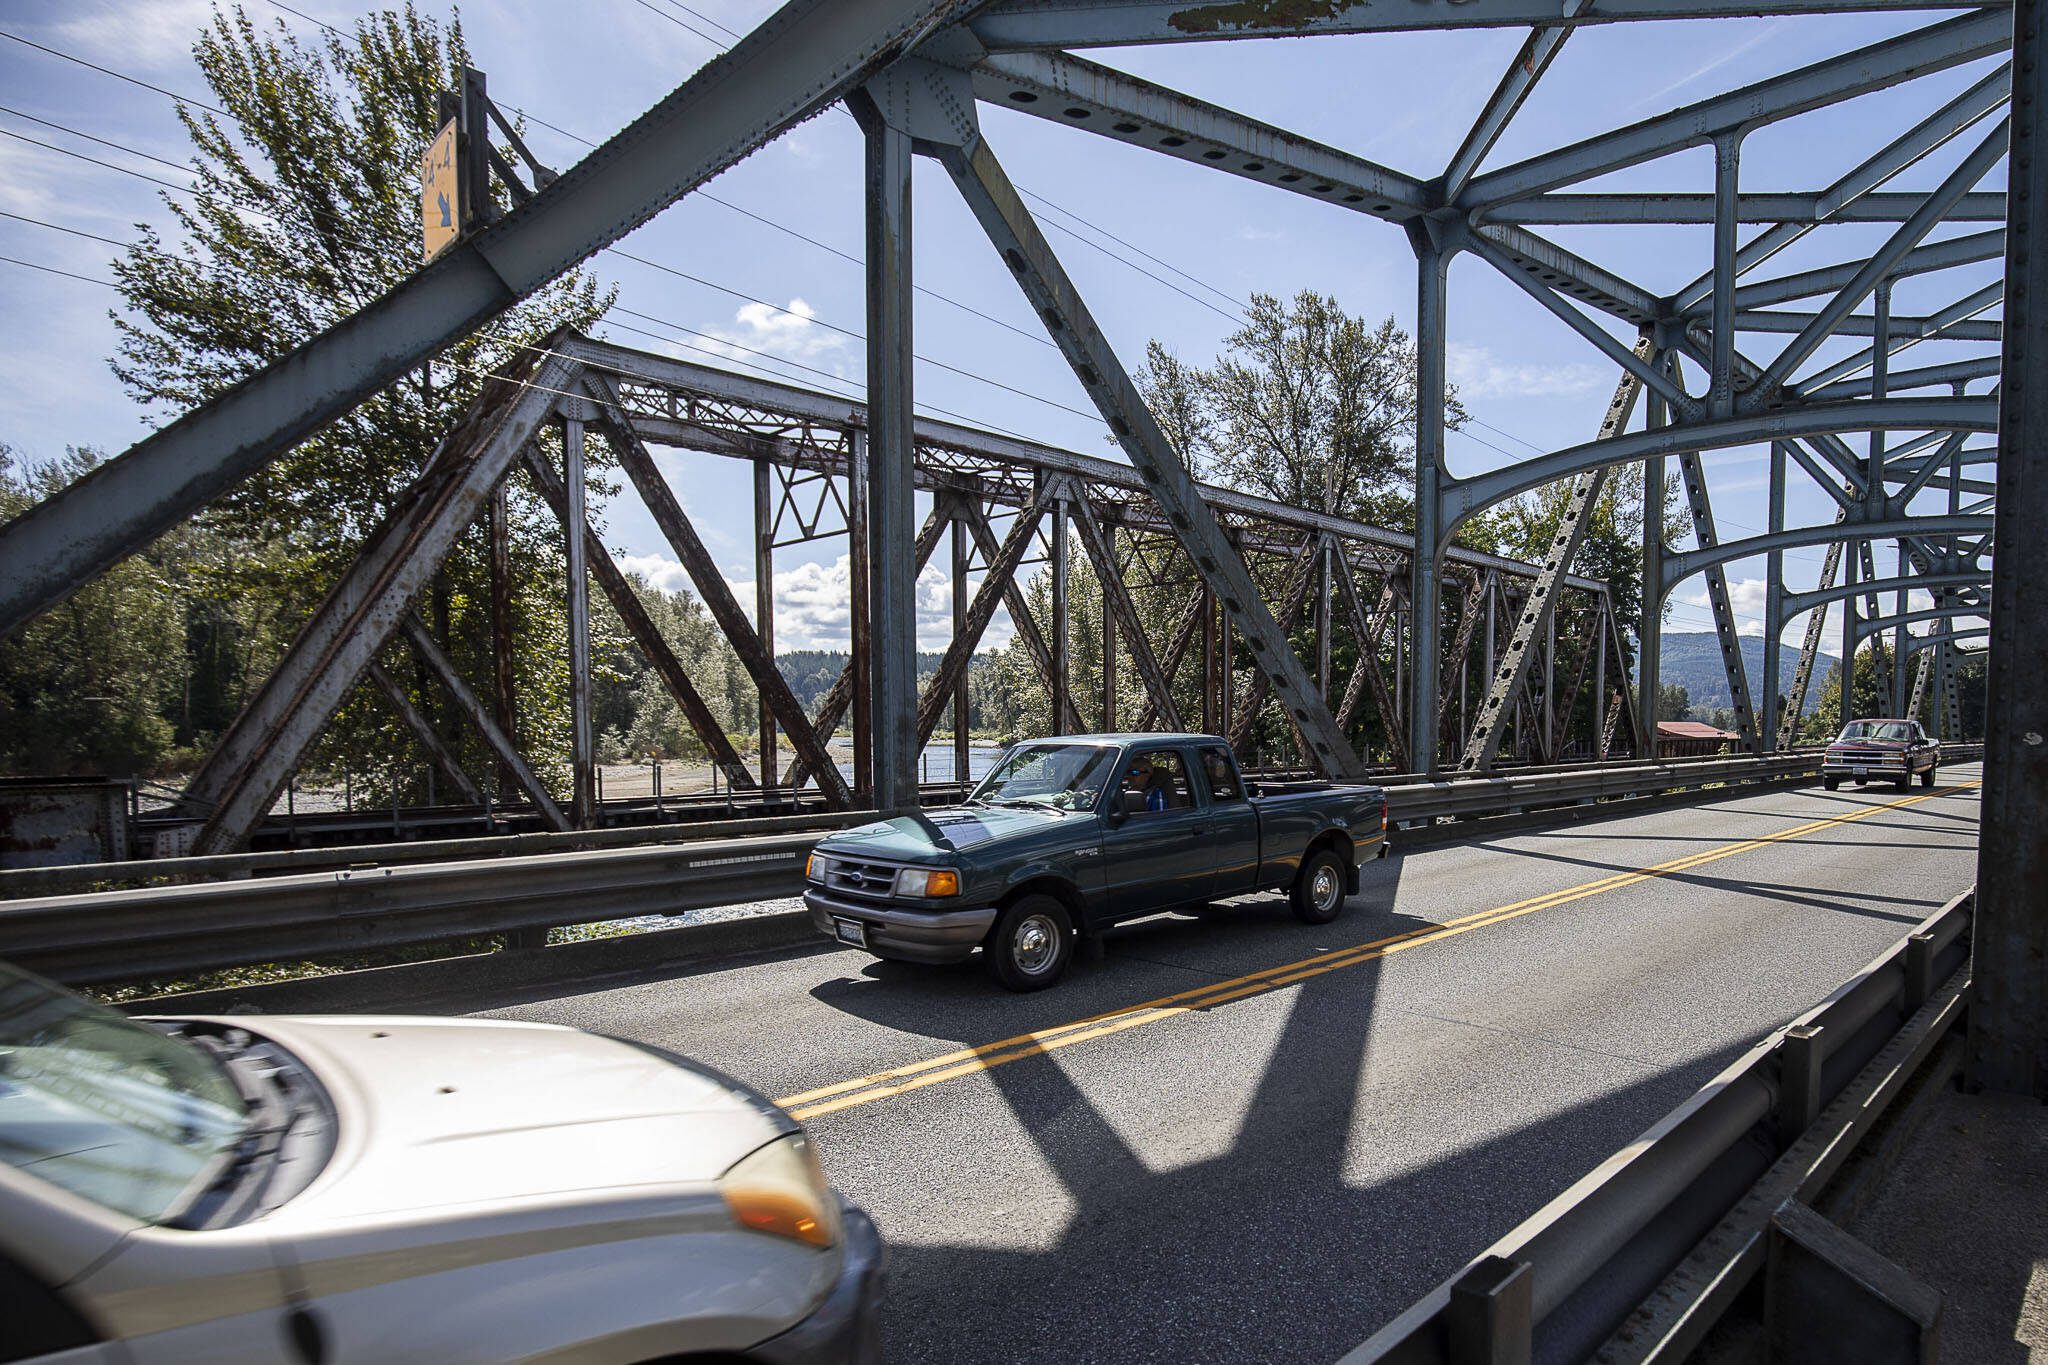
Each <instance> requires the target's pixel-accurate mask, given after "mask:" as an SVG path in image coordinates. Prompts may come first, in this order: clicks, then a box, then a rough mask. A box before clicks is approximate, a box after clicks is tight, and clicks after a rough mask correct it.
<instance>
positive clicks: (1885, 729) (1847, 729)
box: [1838, 720, 1913, 743]
mask: <svg viewBox="0 0 2048 1365" xmlns="http://www.w3.org/2000/svg"><path fill="white" fill-rule="evenodd" d="M1912 737H1913V734H1912V731H1910V730H1908V729H1907V728H1906V723H1905V722H1904V721H1898V720H1852V721H1850V722H1849V723H1848V724H1847V725H1844V726H1843V727H1842V735H1841V738H1842V739H1850V740H1854V739H1865V740H1868V739H1887V740H1891V741H1893V742H1895V743H1898V742H1903V741H1905V740H1909V739H1911V738H1912ZM1838 742H1839V741H1838Z"/></svg>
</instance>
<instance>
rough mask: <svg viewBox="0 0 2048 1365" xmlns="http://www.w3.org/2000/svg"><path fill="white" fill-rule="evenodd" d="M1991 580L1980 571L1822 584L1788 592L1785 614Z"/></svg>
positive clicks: (1971, 584)
mask: <svg viewBox="0 0 2048 1365" xmlns="http://www.w3.org/2000/svg"><path fill="white" fill-rule="evenodd" d="M1990 581H1991V571H1990V570H1989V569H1988V568H1986V569H1977V570H1974V571H1966V572H1959V573H1927V574H1904V575H1901V576H1896V577H1892V578H1879V579H1874V580H1872V581H1871V582H1868V583H1857V584H1853V585H1851V586H1848V587H1838V586H1836V585H1835V584H1834V583H1833V582H1831V581H1829V582H1823V583H1822V584H1821V585H1820V586H1819V587H1816V588H1814V589H1812V590H1811V591H1809V592H1788V593H1786V594H1785V596H1784V599H1783V602H1784V608H1783V609H1784V613H1785V615H1786V617H1787V618H1790V617H1793V616H1797V615H1798V614H1799V613H1800V612H1803V611H1810V610H1812V609H1813V608H1814V607H1817V606H1820V605H1821V604H1823V603H1826V602H1839V601H1841V600H1842V599H1843V598H1844V597H1853V596H1856V595H1858V594H1860V593H1864V592H1901V591H1910V590H1912V589H1915V588H1918V589H1922V590H1925V591H1927V592H1932V593H1940V592H1943V591H1945V590H1947V589H1950V588H1978V587H1983V586H1984V585H1986V584H1988V583H1989V582H1990Z"/></svg>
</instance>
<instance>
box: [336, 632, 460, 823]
mask: <svg viewBox="0 0 2048 1365" xmlns="http://www.w3.org/2000/svg"><path fill="white" fill-rule="evenodd" d="M363 676H364V677H366V678H368V679H369V680H370V684H371V685H372V686H373V687H375V688H376V689H377V690H378V691H379V692H381V693H383V694H384V700H385V701H387V702H389V703H390V705H391V709H392V711H393V712H394V713H396V714H397V716H398V719H399V720H400V722H402V723H403V724H404V726H405V728H406V729H408V730H410V731H412V737H413V738H414V739H416V740H418V741H419V744H420V747H421V748H422V749H425V750H426V751H427V756H428V757H429V758H431V759H433V760H434V762H435V764H436V765H437V766H439V767H440V769H441V771H442V772H443V773H445V774H446V775H447V777H448V780H449V781H450V782H453V783H454V784H455V791H456V794H457V795H459V796H461V798H462V799H463V800H464V801H467V802H469V803H470V804H471V805H473V806H481V805H482V804H484V794H483V789H482V788H480V787H478V786H477V784H476V781H475V779H474V778H472V777H470V775H469V774H468V773H466V772H464V771H463V770H462V760H461V759H459V758H457V757H456V755H455V751H454V750H453V749H451V748H449V747H448V741H447V740H445V739H443V738H441V736H440V734H439V733H438V732H437V731H436V730H435V729H434V726H433V723H432V722H431V721H429V720H428V719H427V718H426V717H425V716H423V715H421V714H420V709H419V708H418V707H417V706H414V705H413V704H412V698H411V697H410V696H408V695H406V691H405V689H404V688H403V687H400V686H399V685H398V680H397V679H395V678H393V677H392V676H391V675H390V674H389V673H387V672H385V671H384V666H383V665H382V664H380V663H378V662H377V661H376V660H375V659H372V660H370V662H369V663H368V664H366V665H364V667H363Z"/></svg>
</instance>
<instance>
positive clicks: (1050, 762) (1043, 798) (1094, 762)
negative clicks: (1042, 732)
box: [967, 743, 1116, 811]
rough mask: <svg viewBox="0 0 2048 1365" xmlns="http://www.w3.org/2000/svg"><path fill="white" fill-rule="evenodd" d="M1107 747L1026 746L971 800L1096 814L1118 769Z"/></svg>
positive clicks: (1014, 752)
mask: <svg viewBox="0 0 2048 1365" xmlns="http://www.w3.org/2000/svg"><path fill="white" fill-rule="evenodd" d="M1115 760H1116V750H1115V748H1113V747H1110V746H1106V745H1101V744H1061V743H1048V744H1023V745H1019V746H1018V747H1017V748H1015V749H1012V750H1010V752H1009V753H1007V754H1005V755H1003V758H1002V761H1001V762H999V763H997V764H996V766H995V767H994V768H993V769H991V770H990V772H989V774H988V776H986V777H984V778H982V779H981V781H980V782H979V783H978V784H977V785H976V786H975V788H974V790H973V792H971V793H970V794H969V795H968V797H967V802H968V804H969V805H987V806H1028V807H1033V808H1036V809H1039V810H1057V811H1069V810H1093V809H1094V808H1095V803H1096V801H1097V800H1098V799H1099V798H1100V797H1101V795H1102V788H1103V786H1104V784H1106V783H1107V782H1108V781H1109V779H1110V774H1111V772H1112V771H1113V770H1114V768H1115Z"/></svg>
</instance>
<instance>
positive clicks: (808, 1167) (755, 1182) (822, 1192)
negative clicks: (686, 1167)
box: [718, 1133, 839, 1247]
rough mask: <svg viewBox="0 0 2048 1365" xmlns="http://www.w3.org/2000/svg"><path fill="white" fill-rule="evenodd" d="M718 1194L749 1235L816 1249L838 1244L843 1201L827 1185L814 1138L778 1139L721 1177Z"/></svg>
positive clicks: (795, 1134)
mask: <svg viewBox="0 0 2048 1365" xmlns="http://www.w3.org/2000/svg"><path fill="white" fill-rule="evenodd" d="M718 1192H719V1193H720V1194H721V1195H723V1196H724V1197H725V1206H726V1207H727V1208H729V1209H731V1210H732V1216H733V1219H734V1221H735V1222H737V1223H738V1224H739V1225H740V1226H741V1227H743V1228H746V1229H748V1230H749V1231H751V1232H766V1233H771V1234H773V1235H774V1236H777V1237H787V1238H790V1239H791V1240H792V1241H798V1242H802V1243H803V1244H804V1245H806V1246H814V1247H829V1246H831V1245H833V1244H834V1243H836V1242H837V1241H838V1240H839V1201H838V1200H837V1199H836V1198H834V1197H833V1194H832V1187H831V1186H830V1185H828V1184H827V1183H826V1182H825V1172H824V1169H823V1168H822V1167H821V1166H819V1165H818V1154H817V1152H816V1151H815V1150H814V1149H813V1148H812V1146H811V1140H810V1139H809V1138H808V1137H806V1136H804V1135H803V1134H802V1133H791V1134H790V1135H789V1136H787V1137H781V1138H777V1139H776V1140H775V1141H773V1142H771V1143H769V1144H768V1145H767V1146H766V1147H763V1148H760V1149H759V1150H758V1151H755V1152H753V1153H751V1154H749V1155H747V1156H744V1157H741V1158H740V1159H739V1160H738V1161H737V1162H735V1163H734V1164H733V1167H732V1169H731V1170H729V1171H727V1172H726V1173H725V1174H724V1175H722V1176H720V1177H719V1178H718Z"/></svg>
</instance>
